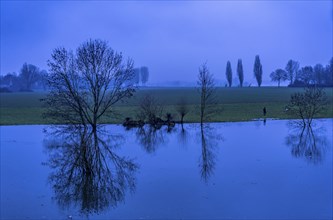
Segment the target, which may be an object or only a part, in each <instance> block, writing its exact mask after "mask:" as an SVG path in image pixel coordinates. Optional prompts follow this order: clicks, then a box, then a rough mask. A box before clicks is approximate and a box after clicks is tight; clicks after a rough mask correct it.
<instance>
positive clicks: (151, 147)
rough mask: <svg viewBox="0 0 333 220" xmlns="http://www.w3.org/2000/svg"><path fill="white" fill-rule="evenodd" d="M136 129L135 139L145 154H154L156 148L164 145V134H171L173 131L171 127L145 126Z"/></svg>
mask: <svg viewBox="0 0 333 220" xmlns="http://www.w3.org/2000/svg"><path fill="white" fill-rule="evenodd" d="M136 129H137V130H136V138H137V140H138V142H139V144H140V145H141V146H142V147H143V148H144V149H145V151H146V152H147V153H153V152H155V151H156V149H157V148H158V146H160V145H163V144H164V143H165V133H168V134H171V133H172V132H174V131H175V128H174V127H173V126H161V127H154V126H150V125H145V126H142V127H139V128H136Z"/></svg>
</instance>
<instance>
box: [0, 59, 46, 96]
mask: <svg viewBox="0 0 333 220" xmlns="http://www.w3.org/2000/svg"><path fill="white" fill-rule="evenodd" d="M47 74H48V73H47V72H46V71H45V70H40V69H39V68H38V67H36V66H35V65H32V64H27V63H24V64H23V66H22V68H21V70H20V73H19V74H17V73H15V72H13V73H7V74H6V75H4V76H2V75H1V76H0V92H32V91H33V89H46V76H47Z"/></svg>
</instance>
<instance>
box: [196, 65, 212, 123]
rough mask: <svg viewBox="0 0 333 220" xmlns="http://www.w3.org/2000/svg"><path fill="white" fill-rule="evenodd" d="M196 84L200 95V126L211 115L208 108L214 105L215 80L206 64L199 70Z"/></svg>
mask: <svg viewBox="0 0 333 220" xmlns="http://www.w3.org/2000/svg"><path fill="white" fill-rule="evenodd" d="M197 83H198V86H199V93H200V123H201V126H202V124H203V123H204V121H205V120H206V119H207V117H208V116H209V115H210V114H212V113H213V112H212V111H211V109H209V108H211V107H212V105H213V104H214V103H215V80H214V78H213V75H212V74H210V73H209V70H208V67H207V64H206V63H204V64H202V65H201V67H200V68H199V74H198V82H197Z"/></svg>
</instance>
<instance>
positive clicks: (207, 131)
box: [199, 124, 223, 182]
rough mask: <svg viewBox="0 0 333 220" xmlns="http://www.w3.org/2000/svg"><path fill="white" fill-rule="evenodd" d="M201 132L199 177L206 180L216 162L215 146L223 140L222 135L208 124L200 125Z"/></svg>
mask: <svg viewBox="0 0 333 220" xmlns="http://www.w3.org/2000/svg"><path fill="white" fill-rule="evenodd" d="M200 134H201V136H200V137H201V157H200V160H199V168H200V173H201V178H202V179H203V180H204V181H205V182H208V180H209V178H210V177H211V176H212V175H213V174H214V169H215V164H216V160H217V157H216V154H217V147H218V144H219V143H220V141H223V139H222V136H221V135H218V134H216V132H215V131H214V130H213V128H211V127H210V126H209V125H205V124H203V125H201V126H200Z"/></svg>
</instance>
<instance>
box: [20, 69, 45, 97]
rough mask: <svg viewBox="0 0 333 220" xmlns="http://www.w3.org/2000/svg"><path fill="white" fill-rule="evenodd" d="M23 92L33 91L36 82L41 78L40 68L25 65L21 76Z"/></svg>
mask: <svg viewBox="0 0 333 220" xmlns="http://www.w3.org/2000/svg"><path fill="white" fill-rule="evenodd" d="M19 78H20V81H21V84H22V88H21V89H22V90H24V91H31V88H32V86H33V84H34V83H35V82H37V81H38V80H39V78H40V71H39V68H38V67H36V66H35V65H32V64H27V63H24V64H23V66H22V69H21V72H20V75H19Z"/></svg>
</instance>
